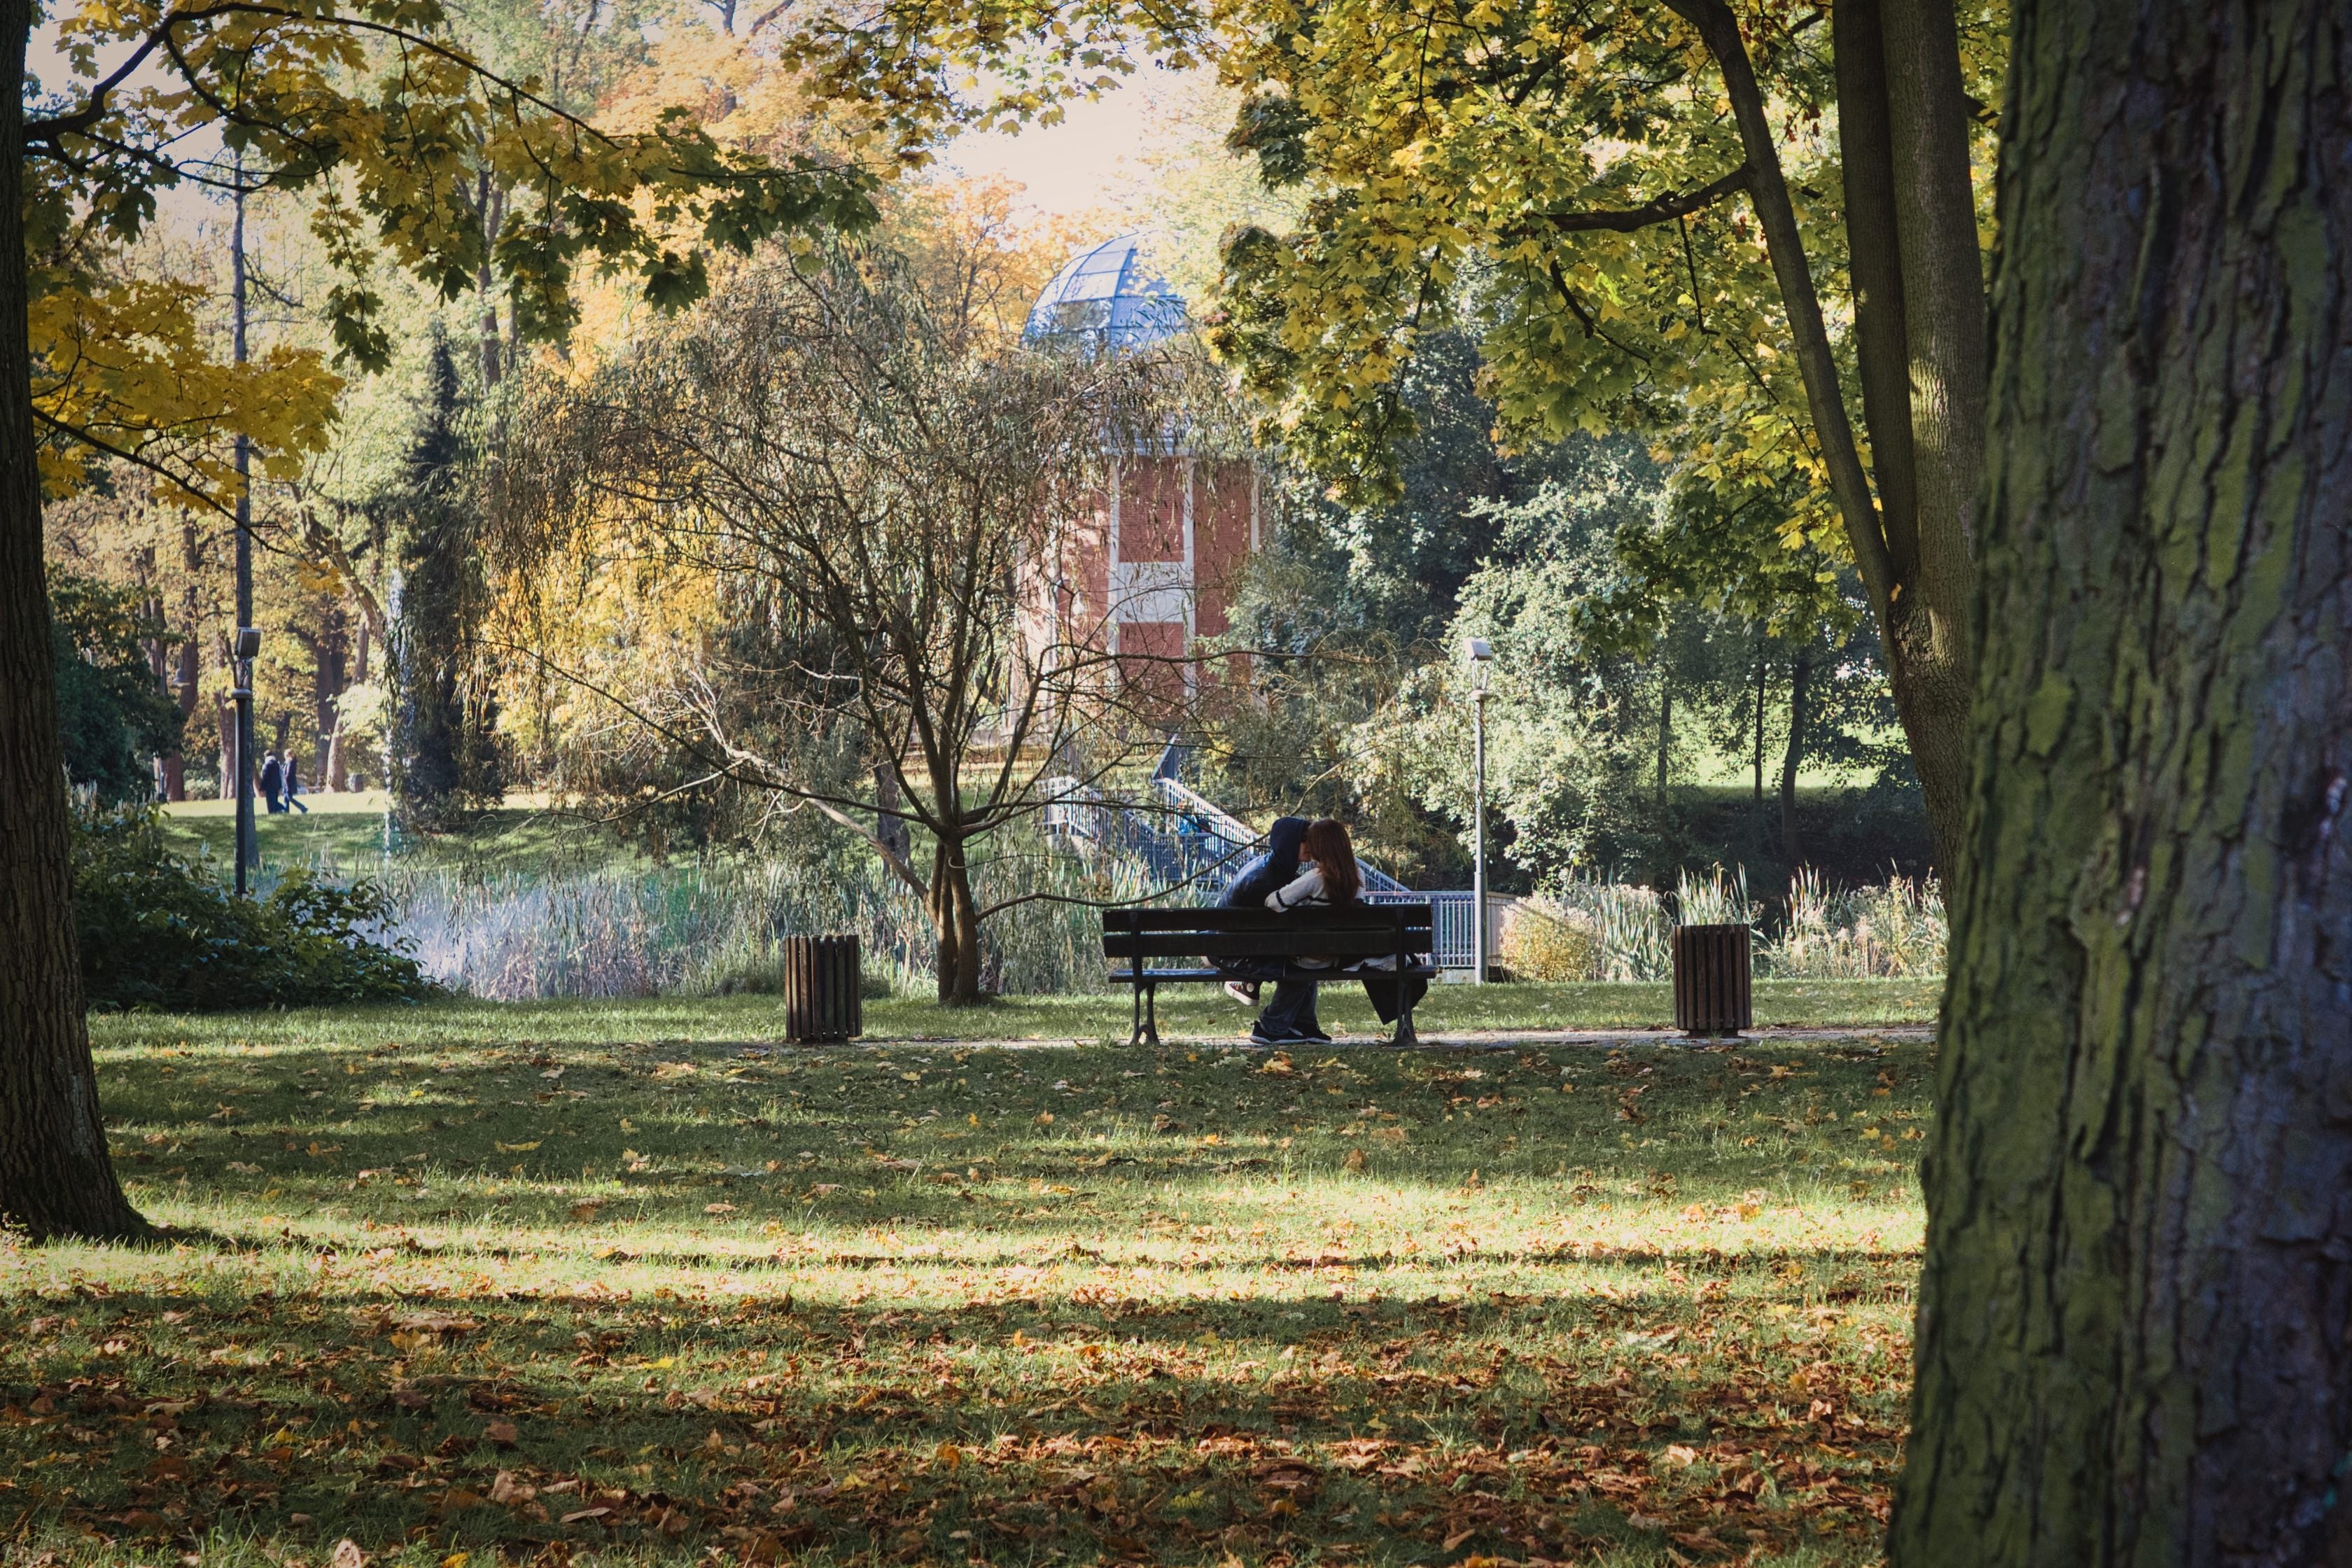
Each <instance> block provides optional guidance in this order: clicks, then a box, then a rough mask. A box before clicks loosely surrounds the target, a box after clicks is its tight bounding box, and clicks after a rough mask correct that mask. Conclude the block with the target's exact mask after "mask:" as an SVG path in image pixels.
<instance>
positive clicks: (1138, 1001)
mask: <svg viewBox="0 0 2352 1568" xmlns="http://www.w3.org/2000/svg"><path fill="white" fill-rule="evenodd" d="M1134 998H1135V1027H1134V1029H1133V1030H1132V1031H1130V1032H1129V1035H1128V1037H1127V1043H1128V1044H1129V1045H1130V1046H1139V1045H1141V1044H1142V1043H1143V984H1142V982H1140V981H1138V982H1137V983H1136V984H1135V989H1134Z"/></svg>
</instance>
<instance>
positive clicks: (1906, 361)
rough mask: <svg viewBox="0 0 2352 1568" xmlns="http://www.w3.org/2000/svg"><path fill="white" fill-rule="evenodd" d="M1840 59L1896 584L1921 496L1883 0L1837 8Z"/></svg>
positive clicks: (1862, 336)
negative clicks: (1914, 465) (1915, 471)
mask: <svg viewBox="0 0 2352 1568" xmlns="http://www.w3.org/2000/svg"><path fill="white" fill-rule="evenodd" d="M1830 37H1831V42H1832V48H1833V51H1834V53H1835V55H1836V58H1837V101H1838V162H1839V163H1840V164H1841V165H1843V170H1844V174H1845V193H1844V195H1845V203H1844V205H1845V248H1846V266H1847V268H1849V269H1850V271H1851V274H1852V279H1853V327H1854V334H1853V335H1854V346H1855V351H1856V352H1855V354H1854V362H1855V365H1856V367H1857V369H1858V370H1859V371H1860V372H1861V376H1860V380H1861V382H1862V424H1863V428H1864V429H1865V430H1867V431H1869V432H1870V477H1871V479H1872V480H1873V481H1874V483H1875V485H1876V487H1877V490H1878V516H1879V525H1880V527H1881V528H1882V529H1883V530H1884V531H1885V535H1886V552H1887V555H1888V557H1889V563H1890V565H1891V566H1892V567H1893V568H1894V572H1895V580H1896V581H1898V582H1905V581H1908V580H1909V579H1910V578H1911V577H1913V576H1916V574H1917V573H1918V570H1919V494H1918V489H1917V486H1916V482H1915V481H1914V479H1913V477H1912V471H1911V363H1910V348H1909V345H1908V343H1907V342H1906V339H1905V335H1904V328H1903V252H1902V248H1901V246H1900V245H1899V243H1898V242H1897V240H1896V238H1895V155H1894V152H1895V137H1894V133H1893V132H1891V131H1890V130H1888V129H1887V115H1888V113H1889V112H1890V110H1889V107H1888V103H1887V97H1888V94H1887V89H1886V43H1885V31H1884V29H1883V28H1882V27H1881V26H1880V22H1879V0H1840V3H1839V4H1838V5H1834V6H1832V7H1831V9H1830Z"/></svg>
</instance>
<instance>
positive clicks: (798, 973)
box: [784, 936, 866, 1040]
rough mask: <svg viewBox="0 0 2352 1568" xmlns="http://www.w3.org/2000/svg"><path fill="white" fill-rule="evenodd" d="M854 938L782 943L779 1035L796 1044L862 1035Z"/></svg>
mask: <svg viewBox="0 0 2352 1568" xmlns="http://www.w3.org/2000/svg"><path fill="white" fill-rule="evenodd" d="M864 978H865V977H864V975H863V973H861V972H860V970H859V968H858V963H857V939H856V937H854V936H788V937H786V938H784V1033H785V1034H787V1035H789V1036H790V1037H792V1038H793V1039H795V1040H847V1039H854V1038H856V1037H857V1036H858V1035H860V1034H862V1033H864V1032H865V1027H866V1020H865V1016H864V1014H863V1012H862V1010H861V1008H860V1005H859V1004H860V998H859V995H858V990H859V985H860V984H861V982H862V981H863V980H864Z"/></svg>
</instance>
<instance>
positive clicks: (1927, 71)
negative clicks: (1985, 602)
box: [1881, 0, 1985, 827]
mask: <svg viewBox="0 0 2352 1568" xmlns="http://www.w3.org/2000/svg"><path fill="white" fill-rule="evenodd" d="M1881 10H1882V16H1883V19H1884V25H1885V40H1884V42H1885V51H1886V78H1887V79H1888V80H1889V81H1891V82H1900V83H1901V84H1902V90H1901V91H1899V92H1892V93H1890V94H1889V95H1888V98H1887V130H1888V132H1889V134H1890V147H1891V152H1892V160H1891V161H1892V164H1893V174H1894V193H1895V237H1896V241H1897V245H1898V247H1899V248H1900V251H1901V255H1902V262H1903V327H1904V339H1905V344H1906V353H1907V357H1908V361H1909V367H1908V380H1909V383H1910V385H1909V403H1910V414H1911V446H1910V458H1911V463H1912V473H1913V479H1914V484H1915V487H1916V497H1917V509H1918V510H1917V526H1916V530H1915V533H1916V539H1917V547H1916V548H1917V552H1918V557H1917V563H1916V567H1915V569H1914V571H1913V573H1912V574H1911V576H1910V579H1909V581H1908V583H1907V591H1906V593H1904V594H1903V595H1901V596H1900V597H1899V598H1898V599H1896V600H1895V603H1894V604H1892V605H1890V606H1889V614H1888V616H1887V622H1886V626H1885V631H1886V634H1887V637H1886V641H1887V643H1888V644H1889V646H1890V649H1891V650H1892V661H1893V662H1894V663H1895V664H1897V665H1899V666H1900V667H1901V668H1902V669H1903V672H1904V674H1903V679H1902V680H1901V681H1900V683H1899V689H1898V690H1897V692H1896V700H1897V703H1898V705H1899V706H1900V708H1901V710H1902V711H1903V714H1904V727H1905V729H1906V731H1907V732H1909V733H1910V734H1911V735H1912V736H1913V737H1914V740H1913V751H1914V759H1913V760H1914V763H1915V764H1916V767H1917V771H1918V773H1919V781H1920V785H1921V787H1922V789H1923V790H1924V791H1925V792H1927V796H1928V798H1927V814H1928V819H1929V821H1931V822H1933V823H1936V824H1937V825H1938V826H1939V827H1942V826H1950V827H1958V826H1960V825H1961V823H1962V821H1963V820H1964V817H1965V813H1966V810H1967V805H1966V799H1965V795H1964V793H1963V791H1964V786H1965V784H1966V782H1967V779H1968V776H1969V755H1968V739H1967V737H1968V718H1969V688H1970V671H1971V668H1972V664H1971V658H1970V652H1969V635H1968V615H1969V605H1970V603H1971V600H1972V597H1973V595H1974V594H1975V592H1976V541H1975V534H1976V523H1975V513H1976V505H1977V491H1978V489H1979V486H1980V485H1981V484H1982V483H1983V479H1984V441H1985V432H1984V422H1985V289H1984V263H1983V259H1982V252H1981V249H1980V247H1979V243H1978V239H1977V207H1976V195H1975V188H1974V185H1973V184H1972V183H1971V178H1970V174H1969V109H1968V96H1967V94H1966V92H1965V91H1963V89H1962V87H1961V82H1960V43H1959V30H1958V26H1957V24H1956V21H1955V19H1954V16H1953V0H1881ZM1923 742H1924V744H1925V747H1926V754H1925V755H1923V754H1921V751H1920V748H1921V746H1922V743H1923ZM1931 781H1932V782H1931Z"/></svg>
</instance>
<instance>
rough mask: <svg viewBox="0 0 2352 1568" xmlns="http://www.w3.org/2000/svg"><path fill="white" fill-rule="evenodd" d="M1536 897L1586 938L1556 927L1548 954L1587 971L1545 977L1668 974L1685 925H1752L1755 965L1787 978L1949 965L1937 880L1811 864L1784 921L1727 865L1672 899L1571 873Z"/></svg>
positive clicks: (1908, 974) (1891, 973)
mask: <svg viewBox="0 0 2352 1568" xmlns="http://www.w3.org/2000/svg"><path fill="white" fill-rule="evenodd" d="M1528 902H1529V906H1530V912H1531V913H1532V914H1533V915H1534V916H1535V918H1536V919H1537V920H1538V921H1547V922H1549V923H1551V924H1555V925H1559V926H1562V927H1565V928H1568V929H1570V930H1572V931H1578V932H1580V933H1581V934H1582V935H1583V937H1584V939H1585V940H1583V941H1581V942H1576V941H1569V940H1562V938H1561V936H1560V935H1559V934H1556V933H1555V934H1549V939H1548V940H1546V941H1545V942H1543V943H1542V944H1541V945H1542V947H1543V950H1544V951H1545V952H1547V953H1548V954H1554V955H1558V957H1559V961H1565V962H1568V963H1584V964H1585V965H1586V969H1585V973H1580V974H1573V975H1570V974H1550V973H1546V974H1544V975H1542V976H1540V977H1541V978H1546V979H1552V978H1558V979H1580V980H1621V981H1622V980H1664V979H1667V978H1669V977H1670V976H1672V974H1673V973H1674V931H1675V927H1676V926H1678V925H1745V926H1748V927H1750V928H1752V929H1753V930H1754V931H1755V932H1756V937H1755V961H1756V973H1759V974H1760V975H1767V976H1771V977H1776V978H1780V979H1789V980H1845V979H1867V978H1874V977H1875V978H1912V977H1918V976H1925V975H1935V974H1941V973H1943V972H1944V947H1945V939H1946V936H1947V934H1948V927H1947V925H1946V921H1945V918H1944V892H1943V889H1942V887H1941V886H1940V885H1939V884H1938V883H1937V881H1936V880H1935V879H1933V878H1928V879H1925V880H1923V881H1913V880H1912V879H1909V878H1907V877H1897V878H1895V879H1892V880H1890V881H1888V882H1885V883H1884V884H1882V885H1880V886H1877V887H1868V888H1832V887H1830V886H1829V885H1828V884H1827V883H1825V882H1824V881H1823V880H1822V877H1821V874H1820V873H1819V872H1816V871H1813V870H1811V869H1810V868H1808V869H1805V870H1801V871H1800V872H1799V873H1798V875H1797V878H1796V879H1795V881H1794V882H1793V883H1792V884H1791V885H1790V893H1789V903H1788V910H1787V913H1786V916H1785V918H1782V919H1780V920H1779V921H1774V920H1772V919H1771V918H1770V912H1769V910H1767V909H1766V908H1765V907H1764V905H1763V904H1762V903H1761V902H1760V901H1759V900H1755V899H1752V898H1751V897H1749V895H1748V879H1747V874H1746V873H1745V872H1744V871H1739V870H1733V871H1729V872H1727V871H1725V870H1724V869H1723V868H1721V867H1717V868H1715V869H1714V870H1713V871H1711V872H1709V873H1708V874H1706V876H1696V875H1693V874H1692V873H1690V872H1688V871H1685V872H1684V873H1683V874H1682V876H1681V877H1680V879H1678V881H1677V883H1676V886H1675V891H1674V894H1673V895H1672V896H1671V897H1667V896H1665V895H1662V894H1660V893H1659V892H1657V891H1656V890H1655V889H1650V888H1643V887H1637V886H1634V885H1633V884H1630V883H1625V882H1612V881H1606V880H1601V879H1585V878H1570V879H1566V880H1563V881H1562V882H1560V883H1559V884H1557V885H1556V886H1555V887H1554V888H1553V889H1551V891H1550V892H1549V893H1548V894H1545V895H1542V896H1540V897H1538V898H1536V899H1533V900H1529V901H1528ZM1529 945H1530V947H1533V946H1534V945H1536V944H1535V943H1533V942H1530V944H1529Z"/></svg>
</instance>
